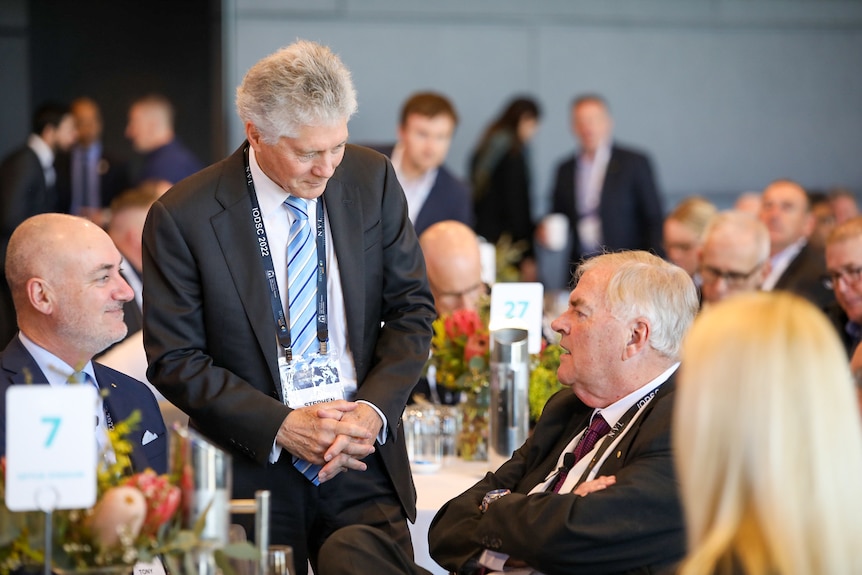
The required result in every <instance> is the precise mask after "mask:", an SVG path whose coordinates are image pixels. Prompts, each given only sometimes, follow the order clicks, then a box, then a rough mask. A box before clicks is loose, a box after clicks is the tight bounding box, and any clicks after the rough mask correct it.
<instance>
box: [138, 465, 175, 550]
mask: <svg viewBox="0 0 862 575" xmlns="http://www.w3.org/2000/svg"><path fill="white" fill-rule="evenodd" d="M126 485H130V486H134V487H137V488H138V489H139V490H140V491H141V493H143V494H144V497H145V498H146V509H147V516H146V519H145V521H144V526H143V531H144V533H145V534H148V535H155V534H156V533H157V532H158V530H159V527H161V526H162V525H163V524H165V523H166V522H167V521H169V520H170V518H171V517H173V515H174V513H176V511H177V508H178V507H179V504H180V488H179V487H177V486H175V485H171V483H170V480H169V478H168V476H167V475H156V474H155V472H154V471H153V470H152V469H147V470H146V471H144V472H143V473H136V474H135V475H133V476H131V477H130V478H129V479H128V480H127V481H126Z"/></svg>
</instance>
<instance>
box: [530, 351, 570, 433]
mask: <svg viewBox="0 0 862 575" xmlns="http://www.w3.org/2000/svg"><path fill="white" fill-rule="evenodd" d="M560 352H562V348H561V347H560V346H559V345H556V344H551V345H548V346H546V347H545V349H543V350H542V352H541V353H539V354H536V355H533V356H531V358H530V359H531V365H530V421H532V422H533V423H535V422H536V421H537V420H538V419H539V416H540V415H542V410H543V409H544V408H545V404H546V403H548V400H549V399H550V398H551V396H552V395H554V394H555V393H557V392H558V391H560V390H561V389H562V388H563V386H562V385H561V384H560V381H559V379H557V368H558V367H560Z"/></svg>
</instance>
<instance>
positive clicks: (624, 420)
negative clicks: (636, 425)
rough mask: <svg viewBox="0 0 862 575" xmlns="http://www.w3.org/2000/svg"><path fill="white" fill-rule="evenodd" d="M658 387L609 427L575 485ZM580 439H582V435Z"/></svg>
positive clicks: (648, 400)
mask: <svg viewBox="0 0 862 575" xmlns="http://www.w3.org/2000/svg"><path fill="white" fill-rule="evenodd" d="M659 389H661V385H659V386H658V387H656V388H655V389H653V390H652V391H650V392H649V393H647V394H646V395H645V396H643V397H642V398H640V399H639V400H637V401H636V402H635V404H634V405H633V406H631V407H630V408H629V409H628V411H626V412H625V413H624V414H623V416H622V417H621V418H620V419H619V421H617V423H616V425H614V426H613V427H612V428H611V430H610V431H609V432H608V434H607V435H606V436H605V437H603V438H602V442H601V443H600V444H599V446H598V447H597V448H596V453H595V455H593V457H592V459H590V462H589V464H588V465H587V468H586V469H585V470H584V472H583V474H581V478H580V479H578V483H577V484H576V485H579V484H580V483H581V482H583V481H584V480H585V479H586V478H587V477H588V476H589V474H590V472H591V471H592V470H593V468H594V467H595V466H596V463H597V462H598V461H599V460H600V459H601V458H602V456H603V455H604V454H605V451H607V450H608V447H610V445H611V443H613V441H614V438H615V437H616V436H618V435H620V434H621V433H622V432H623V430H624V429H625V428H626V426H628V424H629V423H631V421H632V419H634V417H635V415H637V413H638V411H640V410H641V408H642V407H644V406H645V405H646V404H647V403H649V402H650V400H652V398H654V397H655V396H656V394H657V393H658V390H659ZM581 439H583V437H582V438H581Z"/></svg>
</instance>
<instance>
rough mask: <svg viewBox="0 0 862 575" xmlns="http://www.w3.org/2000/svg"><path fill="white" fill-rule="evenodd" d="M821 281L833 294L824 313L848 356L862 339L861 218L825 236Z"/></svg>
mask: <svg viewBox="0 0 862 575" xmlns="http://www.w3.org/2000/svg"><path fill="white" fill-rule="evenodd" d="M824 281H825V284H826V287H828V288H830V289H831V290H832V291H833V293H834V294H835V302H834V303H832V304H830V305H829V306H827V308H826V313H827V315H828V316H829V319H831V320H832V324H833V325H834V326H835V329H836V330H837V331H838V335H839V337H840V338H841V341H842V342H843V343H844V348H845V350H846V351H847V355H848V356H851V355H853V352H854V350H856V348H857V347H858V346H859V341H860V339H862V217H856V218H853V219H851V220H848V221H846V222H844V223H843V224H841V225H840V226H838V227H836V228H835V229H834V230H833V231H832V233H831V234H829V237H828V238H827V239H826V276H825V279H824Z"/></svg>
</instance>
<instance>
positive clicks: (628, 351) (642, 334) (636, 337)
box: [623, 317, 650, 361]
mask: <svg viewBox="0 0 862 575" xmlns="http://www.w3.org/2000/svg"><path fill="white" fill-rule="evenodd" d="M649 336H650V325H649V323H648V322H647V321H646V319H644V318H642V317H639V318H637V319H635V320H634V321H632V322H631V324H629V340H628V342H627V343H626V347H625V349H624V351H623V361H625V360H627V359H630V358H632V357H634V356H636V355H637V354H639V353H640V352H641V351H642V350H644V349H645V348H646V346H647V345H648V342H649Z"/></svg>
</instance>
